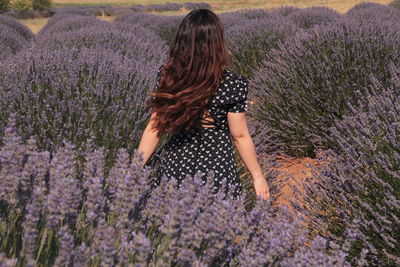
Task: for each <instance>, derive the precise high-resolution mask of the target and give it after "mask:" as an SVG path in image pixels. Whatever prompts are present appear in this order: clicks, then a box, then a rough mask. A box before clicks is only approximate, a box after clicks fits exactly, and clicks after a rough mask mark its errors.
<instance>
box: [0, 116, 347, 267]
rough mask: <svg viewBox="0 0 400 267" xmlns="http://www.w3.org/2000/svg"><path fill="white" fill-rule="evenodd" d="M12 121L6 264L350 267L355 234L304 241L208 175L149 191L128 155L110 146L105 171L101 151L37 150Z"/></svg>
mask: <svg viewBox="0 0 400 267" xmlns="http://www.w3.org/2000/svg"><path fill="white" fill-rule="evenodd" d="M15 118H16V116H15V115H14V114H11V115H10V120H9V122H8V126H7V127H6V134H5V136H4V141H3V143H4V145H3V146H2V147H0V164H1V165H0V166H1V169H0V177H1V179H0V183H1V187H0V205H1V209H0V212H1V213H2V216H1V218H3V220H2V221H0V223H1V226H2V227H0V229H1V230H0V231H1V236H2V237H4V238H3V240H2V244H3V246H2V248H1V250H2V253H6V254H7V257H8V258H9V259H8V260H7V261H8V262H10V263H11V261H14V262H15V261H16V260H18V263H19V264H28V265H34V264H40V265H45V266H52V265H53V264H54V265H57V266H59V265H63V266H64V265H71V266H76V265H95V264H96V265H107V266H112V265H116V266H126V265H127V264H135V265H137V266H145V265H148V264H151V265H156V266H160V265H163V266H164V265H191V264H196V265H202V266H215V265H218V266H228V265H235V266H237V265H239V266H244V265H249V264H251V265H257V266H259V265H270V264H275V265H284V266H299V265H301V266H304V265H305V264H307V265H311V266H350V265H349V263H348V262H347V261H346V255H347V252H346V251H347V249H348V248H347V247H348V242H350V241H353V239H354V238H353V236H354V235H349V237H351V239H349V241H348V242H347V243H346V244H345V245H343V246H339V245H337V244H335V243H333V242H331V241H328V240H326V239H325V238H322V237H320V236H317V237H310V236H309V235H308V231H307V230H306V229H304V227H303V225H302V222H303V217H302V216H301V214H297V215H296V214H292V213H291V212H289V210H288V209H287V208H286V207H285V206H281V207H280V208H279V209H278V210H277V211H276V210H275V209H274V208H273V207H272V206H271V203H270V202H269V201H262V200H259V201H258V202H256V203H254V205H253V206H252V207H251V208H250V209H246V208H245V206H244V205H243V199H242V198H241V197H239V198H233V197H232V195H231V190H230V189H229V187H226V186H227V185H228V184H227V183H226V180H224V182H223V184H222V187H221V189H220V190H218V191H214V190H213V189H212V188H213V182H212V181H213V175H214V174H213V173H212V172H209V173H207V174H204V173H203V174H202V173H197V174H196V175H194V176H187V178H186V179H185V180H184V181H183V182H182V183H180V184H178V182H177V180H175V179H171V180H167V179H165V176H164V177H163V179H162V180H161V184H160V185H159V186H154V185H152V182H151V181H152V179H153V178H154V177H153V170H152V169H151V168H142V167H141V164H140V163H141V160H142V155H141V154H139V153H138V151H137V150H135V151H134V153H133V155H132V157H129V155H128V153H127V151H126V149H120V150H118V160H117V162H116V163H115V164H114V165H113V166H112V168H111V170H110V171H109V172H108V173H107V172H105V164H104V162H105V155H104V153H103V152H104V150H103V149H102V148H95V146H93V143H92V142H91V141H90V140H89V141H88V142H87V143H86V144H85V146H84V147H82V149H77V148H76V147H74V146H73V145H72V144H70V143H68V142H65V143H64V146H63V147H59V148H58V149H57V150H56V151H54V152H53V153H50V152H48V151H42V150H39V149H38V148H37V146H36V143H37V140H36V139H35V138H29V139H28V140H27V142H26V143H23V142H22V139H21V138H20V137H19V136H18V134H17V133H16V131H17V129H16V127H15V123H16V120H15ZM79 156H82V157H83V159H84V161H81V160H79V159H78V157H79ZM223 188H226V190H222V189H223ZM17 229H22V230H21V231H17ZM308 242H310V243H311V245H307V243H308ZM39 244H40V247H39V249H36V248H37V247H38V245H39ZM1 257H2V258H3V259H4V255H3V254H1ZM4 260H5V259H4Z"/></svg>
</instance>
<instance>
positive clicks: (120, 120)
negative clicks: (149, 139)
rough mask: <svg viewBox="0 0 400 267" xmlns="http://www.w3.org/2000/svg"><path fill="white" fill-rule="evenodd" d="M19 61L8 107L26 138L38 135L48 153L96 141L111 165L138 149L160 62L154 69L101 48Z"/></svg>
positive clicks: (52, 52) (8, 80)
mask: <svg viewBox="0 0 400 267" xmlns="http://www.w3.org/2000/svg"><path fill="white" fill-rule="evenodd" d="M14 60H15V61H14V63H13V65H11V63H10V64H9V66H7V67H8V69H10V70H12V71H10V73H8V76H7V77H6V81H5V86H6V88H5V89H6V92H7V95H6V99H7V103H6V106H7V107H8V108H7V109H8V110H9V111H12V110H14V111H16V112H17V115H18V121H19V125H18V126H19V131H20V133H21V136H23V137H25V138H28V137H29V136H32V135H35V136H37V139H38V145H39V147H41V148H43V149H47V150H49V151H53V150H54V149H55V147H57V146H59V145H61V140H63V139H67V140H69V141H70V142H71V143H73V144H74V145H77V146H78V147H79V146H80V145H81V144H83V142H84V141H85V140H86V139H87V138H89V137H90V136H93V137H94V138H95V142H96V144H98V145H102V146H104V147H106V148H107V149H108V150H107V155H108V158H107V160H108V163H110V161H113V155H114V154H115V152H116V150H117V149H118V148H120V147H126V148H128V149H129V151H132V149H133V147H135V146H136V145H138V142H139V138H140V130H142V129H143V128H144V126H145V124H146V120H147V118H148V116H149V114H148V110H145V109H144V103H145V100H146V99H147V97H148V96H147V92H148V90H150V89H152V88H153V87H154V85H155V81H154V80H155V79H154V77H153V75H154V73H156V71H157V68H158V67H159V65H160V62H157V64H155V65H153V66H151V65H149V62H147V61H146V59H145V58H143V60H144V61H140V60H138V59H136V60H132V59H129V58H127V57H125V58H124V57H123V56H121V55H120V54H118V53H115V52H113V51H111V50H109V49H100V48H99V49H96V50H92V49H86V48H81V49H80V50H79V51H76V50H73V49H64V50H51V49H43V50H41V51H33V52H27V53H24V54H21V55H19V56H18V57H15V58H14ZM153 63H154V61H153ZM50 103H51V104H50Z"/></svg>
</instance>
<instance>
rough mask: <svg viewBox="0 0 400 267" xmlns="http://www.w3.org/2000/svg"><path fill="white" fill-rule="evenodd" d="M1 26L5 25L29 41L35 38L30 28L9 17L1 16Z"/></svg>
mask: <svg viewBox="0 0 400 267" xmlns="http://www.w3.org/2000/svg"><path fill="white" fill-rule="evenodd" d="M0 25H5V26H7V27H9V28H11V29H13V30H14V31H15V32H16V33H18V34H19V35H21V36H22V37H24V39H25V40H27V41H30V40H32V38H33V33H32V31H31V30H30V29H29V28H28V27H26V26H25V25H24V24H22V23H20V22H19V21H17V20H15V19H13V18H10V17H8V16H4V15H0Z"/></svg>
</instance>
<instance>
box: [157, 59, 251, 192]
mask: <svg viewBox="0 0 400 267" xmlns="http://www.w3.org/2000/svg"><path fill="white" fill-rule="evenodd" d="M161 68H162V66H161V67H160V68H159V70H158V72H157V87H158V85H159V82H160V79H161V76H160V73H161ZM247 93H248V87H247V81H246V79H245V78H244V77H243V76H242V75H238V74H235V73H233V72H231V71H229V70H224V72H223V79H222V81H221V84H220V86H219V87H218V89H217V91H216V93H215V95H214V96H213V97H212V99H211V100H210V101H209V103H208V109H209V112H210V115H211V116H212V117H213V118H214V125H215V126H214V127H203V128H202V129H199V130H196V131H192V132H190V133H179V134H175V135H172V136H171V139H170V140H169V141H168V143H166V144H165V146H164V148H163V151H162V152H161V155H160V158H161V164H160V168H161V170H160V172H159V173H160V174H161V175H166V176H167V177H169V178H171V177H175V178H177V179H178V181H179V182H181V181H182V180H183V179H185V178H186V175H194V174H195V173H196V172H197V171H201V172H203V173H208V171H210V170H213V171H214V174H215V176H214V190H215V191H214V192H216V191H217V190H218V189H219V187H220V185H221V180H222V179H223V178H224V177H225V178H227V181H228V183H229V185H230V187H231V188H233V190H234V196H235V197H236V196H238V195H240V194H241V193H242V184H241V181H240V178H239V175H238V172H237V169H236V163H235V158H234V148H233V142H232V139H231V136H230V132H229V128H228V123H227V112H234V113H238V112H246V111H247ZM159 178H160V177H159Z"/></svg>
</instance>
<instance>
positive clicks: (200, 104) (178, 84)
mask: <svg viewBox="0 0 400 267" xmlns="http://www.w3.org/2000/svg"><path fill="white" fill-rule="evenodd" d="M227 62H228V51H227V47H226V43H225V40H224V32H223V27H222V24H221V22H220V20H219V18H218V17H217V15H216V14H214V13H213V12H212V11H210V10H207V9H196V10H193V11H191V12H190V13H189V14H188V15H186V16H185V18H184V19H183V20H182V22H181V23H180V25H179V28H178V31H177V33H176V37H175V40H174V42H173V43H172V45H171V47H170V51H169V58H168V60H167V61H166V63H165V64H164V65H163V68H162V70H161V80H160V82H159V86H158V88H157V90H156V91H155V92H154V93H151V95H152V96H153V97H152V99H151V101H150V106H151V107H152V108H153V111H155V112H157V122H156V125H155V127H156V128H157V129H158V131H159V132H160V133H164V132H168V133H171V134H174V133H179V132H182V131H184V132H188V131H190V130H193V129H194V128H198V127H201V122H200V119H201V117H202V115H203V114H204V112H205V110H206V109H207V107H206V105H207V103H208V101H209V100H210V98H211V96H212V95H213V93H214V92H215V90H216V89H217V88H218V86H219V84H220V82H221V79H222V73H223V69H224V66H225V65H226V64H227Z"/></svg>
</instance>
